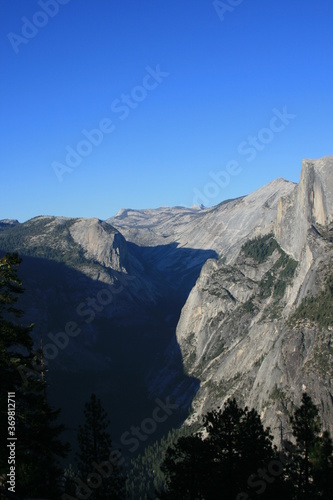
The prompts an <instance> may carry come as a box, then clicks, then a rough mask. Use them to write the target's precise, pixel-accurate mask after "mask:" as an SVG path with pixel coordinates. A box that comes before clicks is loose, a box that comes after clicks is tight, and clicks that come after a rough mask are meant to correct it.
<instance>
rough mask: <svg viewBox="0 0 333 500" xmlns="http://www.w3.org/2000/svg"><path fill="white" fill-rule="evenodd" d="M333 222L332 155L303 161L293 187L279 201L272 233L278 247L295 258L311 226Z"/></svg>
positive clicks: (303, 244) (325, 225)
mask: <svg viewBox="0 0 333 500" xmlns="http://www.w3.org/2000/svg"><path fill="white" fill-rule="evenodd" d="M332 222H333V156H327V157H325V158H321V159H319V160H304V161H303V164H302V171H301V179H300V183H299V185H298V186H297V187H296V189H295V190H294V191H293V192H292V193H291V194H289V195H288V196H286V197H282V198H281V200H280V202H279V207H278V215H277V220H276V225H275V236H276V239H277V241H278V242H279V243H280V245H281V247H282V248H283V249H284V250H285V251H286V252H288V253H289V254H291V255H293V257H294V258H295V259H299V258H300V256H301V253H302V252H303V251H304V246H305V244H306V240H307V236H308V232H309V230H310V229H311V227H313V226H315V227H316V226H318V227H322V228H328V227H329V226H330V225H331V224H332Z"/></svg>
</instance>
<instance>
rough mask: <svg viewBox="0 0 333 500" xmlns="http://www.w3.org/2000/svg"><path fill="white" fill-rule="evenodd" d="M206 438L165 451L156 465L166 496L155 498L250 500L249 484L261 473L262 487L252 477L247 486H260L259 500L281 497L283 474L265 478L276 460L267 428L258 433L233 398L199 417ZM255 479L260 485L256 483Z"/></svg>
mask: <svg viewBox="0 0 333 500" xmlns="http://www.w3.org/2000/svg"><path fill="white" fill-rule="evenodd" d="M204 427H205V430H206V437H205V438H203V435H202V434H200V433H199V434H196V435H194V436H190V437H183V438H180V439H179V440H178V441H177V443H176V445H175V446H173V447H170V448H168V451H167V454H166V458H165V460H164V462H163V464H162V471H163V472H164V473H165V476H166V492H165V493H163V494H160V496H159V498H184V499H186V498H188V499H192V498H197V499H201V498H202V499H205V500H213V499H214V500H215V498H216V499H219V498H221V496H222V497H224V498H236V497H237V495H241V494H243V498H244V497H245V498H247V497H251V495H253V493H258V494H259V491H254V490H253V489H252V490H251V488H250V486H251V484H250V485H249V479H250V478H251V477H252V476H253V475H254V474H255V473H257V471H258V470H261V471H262V472H261V473H262V474H266V477H268V479H267V480H266V482H265V481H264V480H262V479H260V477H261V476H260V477H259V476H258V478H257V483H256V484H253V487H255V486H256V487H257V488H259V487H260V495H261V498H262V499H263V500H264V499H267V498H269V499H273V498H281V491H283V486H284V485H283V475H282V473H281V475H280V477H277V476H274V477H269V476H268V475H267V471H266V470H265V469H266V468H267V466H268V465H269V463H271V462H272V461H273V460H276V459H277V451H276V449H275V448H274V447H273V446H272V436H271V435H270V433H269V429H264V428H263V426H262V423H261V420H260V417H259V415H258V414H257V412H256V411H255V410H251V411H249V410H248V408H244V409H242V408H239V407H238V405H237V403H236V401H235V399H232V400H229V401H228V402H227V403H226V405H225V407H224V409H223V410H221V409H218V410H213V411H211V412H208V413H207V414H206V415H205V416H204ZM259 479H260V481H259Z"/></svg>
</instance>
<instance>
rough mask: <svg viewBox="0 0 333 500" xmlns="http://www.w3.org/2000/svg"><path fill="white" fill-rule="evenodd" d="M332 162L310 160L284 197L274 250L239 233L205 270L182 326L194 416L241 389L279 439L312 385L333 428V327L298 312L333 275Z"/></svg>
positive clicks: (180, 339)
mask: <svg viewBox="0 0 333 500" xmlns="http://www.w3.org/2000/svg"><path fill="white" fill-rule="evenodd" d="M332 168H333V158H332V157H328V158H323V159H321V160H317V161H309V160H305V161H304V162H303V167H302V172H301V180H300V184H299V185H298V186H297V187H295V188H294V189H293V190H292V191H291V192H290V193H289V194H287V196H284V197H282V198H281V199H280V200H279V201H278V204H277V206H278V208H277V213H276V221H275V224H274V225H273V228H274V231H275V240H276V241H277V243H278V245H276V249H275V250H274V251H273V252H272V253H271V254H270V255H269V256H267V257H266V258H265V259H263V260H261V261H260V259H259V261H258V260H256V259H255V258H253V257H251V256H249V255H247V254H246V251H245V250H244V249H242V248H241V246H242V243H243V242H244V240H242V239H240V240H239V241H238V244H236V245H235V246H234V248H233V257H232V258H231V259H219V260H218V261H213V260H209V261H207V262H206V264H205V265H204V267H203V268H202V271H201V274H200V277H199V279H198V280H197V282H196V284H195V286H194V288H193V289H192V291H191V293H190V295H189V297H188V300H187V302H186V304H185V306H184V307H183V309H182V313H181V316H180V320H179V323H178V325H177V332H176V336H177V342H178V346H179V348H180V351H181V354H182V357H183V362H184V368H185V371H186V372H187V373H188V374H189V375H190V376H192V377H195V378H196V379H197V381H198V385H200V388H199V390H198V392H197V393H196V396H195V398H194V400H193V409H194V412H193V414H192V416H191V418H190V419H189V421H193V420H197V419H199V418H200V415H201V414H202V413H204V412H205V411H207V410H208V409H210V408H212V407H216V406H222V405H223V403H224V402H225V401H226V399H227V398H228V397H232V396H235V397H236V398H238V400H239V402H240V403H241V404H247V405H249V406H250V407H252V406H254V407H255V408H256V409H257V410H259V411H260V412H261V416H262V417H263V420H264V423H265V425H269V426H270V427H271V428H272V432H273V434H274V435H275V437H276V438H277V440H278V439H279V435H280V434H279V433H280V430H281V422H282V426H283V428H284V429H285V431H287V430H288V422H289V415H290V414H291V413H292V412H293V409H294V405H295V404H296V405H297V404H299V402H300V398H301V394H302V392H303V391H307V392H309V393H310V395H311V396H312V397H313V399H314V401H315V403H316V404H318V406H319V408H320V411H321V415H322V418H323V421H324V425H325V427H326V428H328V429H330V431H331V432H332V431H333V408H332V400H333V388H332V378H333V368H332V367H333V363H332V362H333V349H332V348H331V338H332V330H333V327H332V326H327V325H323V324H320V320H318V322H316V321H313V319H311V320H310V319H307V317H306V315H305V317H304V318H301V319H300V318H299V317H298V319H295V318H296V316H295V315H294V314H295V312H297V308H298V307H299V306H300V304H301V303H302V300H303V299H305V298H306V297H309V296H312V295H314V296H316V295H317V294H318V293H321V291H322V290H323V289H324V287H325V283H326V282H327V278H328V276H329V275H331V274H332V269H333V245H332V234H331V230H332V217H333V183H332V181H333V177H332ZM252 234H253V236H256V235H257V236H260V235H265V234H267V228H265V227H264V226H261V227H260V226H259V227H255V228H254V230H253V232H252ZM219 236H220V238H221V239H223V232H222V233H220V234H219ZM283 283H284V284H283ZM281 284H283V285H282V286H281ZM174 349H175V345H172V346H170V350H174ZM169 357H171V356H170V355H169ZM191 390H192V391H193V388H192V387H189V388H188V391H191Z"/></svg>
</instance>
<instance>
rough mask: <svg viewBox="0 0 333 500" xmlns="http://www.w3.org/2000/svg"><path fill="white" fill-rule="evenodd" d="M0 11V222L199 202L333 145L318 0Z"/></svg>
mask: <svg viewBox="0 0 333 500" xmlns="http://www.w3.org/2000/svg"><path fill="white" fill-rule="evenodd" d="M0 16H1V20H2V22H1V25H0V40H1V43H0V61H1V62H0V64H1V65H2V68H1V69H2V75H3V76H2V79H1V81H0V99H1V113H2V115H1V116H2V120H1V141H2V142H1V148H0V164H1V197H0V219H5V218H11V219H18V220H20V221H21V222H23V221H25V220H27V219H30V218H32V217H34V216H37V215H43V214H53V215H64V216H70V217H98V218H100V219H107V218H109V217H111V216H112V215H115V214H116V213H117V212H118V211H119V209H120V208H133V209H140V208H147V207H151V208H156V207H159V206H177V205H183V206H188V207H190V206H192V205H193V204H198V203H200V202H202V203H203V204H204V205H206V206H213V205H217V204H218V203H220V202H221V201H223V200H225V199H230V198H236V197H238V196H242V195H244V194H246V193H250V192H253V191H254V190H256V189H258V188H259V187H261V186H263V185H265V184H267V183H268V182H269V181H271V180H273V179H275V178H278V177H284V178H285V179H287V180H290V181H293V182H298V181H299V175H300V170H301V162H302V159H303V158H319V157H322V156H328V155H331V154H332V153H333V148H332V136H333V135H332V132H333V124H332V120H331V116H332V114H333V93H332V90H331V89H332V88H333V60H332V57H331V48H332V46H333V32H332V29H331V26H332V21H333V4H332V2H330V1H329V0H322V1H321V2H315V1H313V0H306V1H301V0H295V1H294V2H292V3H290V2H287V1H286V0H281V1H279V2H267V1H264V0H257V1H252V2H250V1H249V0H237V1H236V2H235V1H234V0H226V1H225V2H218V1H214V2H213V1H212V2H207V1H206V0H205V1H204V0H199V1H198V2H195V3H193V2H189V1H180V0H177V1H176V0H170V1H168V2H164V1H162V0H154V1H153V0H143V1H142V2H139V3H137V2H134V1H129V0H124V1H122V2H118V3H116V2H110V1H108V0H94V2H93V1H90V0H86V1H84V2H82V1H79V0H38V1H35V0H15V2H6V1H4V0H2V1H0Z"/></svg>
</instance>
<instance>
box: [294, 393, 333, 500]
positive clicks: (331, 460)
mask: <svg viewBox="0 0 333 500" xmlns="http://www.w3.org/2000/svg"><path fill="white" fill-rule="evenodd" d="M291 423H292V430H293V435H294V437H295V439H296V451H295V453H294V456H293V460H292V466H291V473H290V476H291V480H292V483H293V485H294V490H295V493H294V494H295V497H293V498H296V499H297V500H307V499H315V498H318V499H319V498H325V499H329V498H330V499H332V498H333V445H332V440H331V438H330V436H329V434H328V432H327V431H325V432H324V433H322V434H321V422H320V418H319V412H318V408H317V406H316V405H315V404H314V403H313V402H312V399H311V398H310V396H309V395H308V394H306V393H304V394H303V397H302V404H301V406H300V407H299V408H297V409H296V410H295V413H294V416H293V417H292V419H291Z"/></svg>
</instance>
